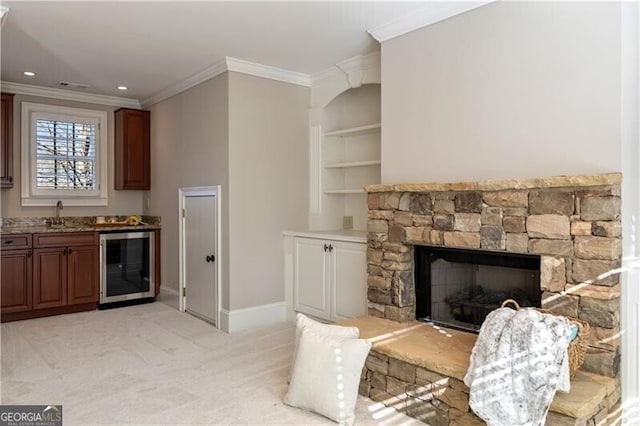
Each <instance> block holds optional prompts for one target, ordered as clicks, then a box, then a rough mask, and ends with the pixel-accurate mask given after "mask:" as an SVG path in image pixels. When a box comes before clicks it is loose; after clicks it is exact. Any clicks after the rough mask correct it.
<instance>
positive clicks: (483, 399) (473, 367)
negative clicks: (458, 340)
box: [464, 308, 571, 426]
mask: <svg viewBox="0 0 640 426" xmlns="http://www.w3.org/2000/svg"><path fill="white" fill-rule="evenodd" d="M570 337H571V326H570V324H569V322H568V321H567V319H566V318H564V317H559V316H555V315H549V314H543V313H541V312H539V311H537V310H535V309H526V308H525V309H520V310H518V311H514V310H512V309H509V308H500V309H496V310H495V311H493V312H491V313H490V314H489V315H488V316H487V318H486V320H485V321H484V323H483V324H482V327H481V328H480V335H479V336H478V340H477V341H476V344H475V346H474V347H473V351H472V352H471V360H470V365H469V370H468V371H467V375H466V376H465V378H464V382H465V383H466V385H467V386H469V388H470V392H469V405H470V407H471V408H472V409H473V411H474V412H475V413H476V414H477V415H478V416H480V417H481V418H482V419H484V420H485V421H486V422H487V423H488V424H489V425H494V426H497V425H505V426H506V425H509V426H516V425H527V426H537V425H543V424H544V422H545V418H546V417H547V412H548V411H549V405H550V404H551V401H552V399H553V396H554V395H555V393H556V390H557V388H558V385H559V382H560V380H561V371H562V366H563V362H564V364H565V368H567V367H566V366H567V365H568V364H567V359H566V358H567V347H568V345H569V342H570ZM567 370H568V368H567ZM567 381H568V379H567ZM563 387H564V386H563ZM563 390H567V391H568V388H567V389H563Z"/></svg>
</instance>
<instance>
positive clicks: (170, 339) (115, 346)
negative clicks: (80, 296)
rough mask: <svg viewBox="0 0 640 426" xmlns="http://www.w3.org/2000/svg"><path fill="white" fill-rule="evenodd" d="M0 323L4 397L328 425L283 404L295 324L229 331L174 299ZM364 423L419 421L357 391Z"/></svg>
mask: <svg viewBox="0 0 640 426" xmlns="http://www.w3.org/2000/svg"><path fill="white" fill-rule="evenodd" d="M163 302H165V303H166V304H165V303H160V302H156V303H153V304H147V305H140V306H132V307H126V308H119V309H113V310H107V311H93V312H84V313H78V314H68V315H60V316H55V317H48V318H40V319H33V320H27V321H19V322H12V323H5V324H2V373H1V374H2V376H1V389H0V392H1V397H2V404H62V405H63V415H64V424H65V425H71V424H83V425H86V424H331V423H332V422H331V421H328V420H327V419H325V418H323V417H320V416H318V415H315V414H312V413H308V412H305V411H302V410H299V409H295V408H292V407H288V406H286V405H284V404H283V403H282V398H283V396H284V394H285V393H286V390H287V384H286V377H287V373H288V371H289V368H290V365H291V354H292V350H293V334H294V328H293V326H292V325H291V324H279V325H276V326H270V327H267V328H263V329H259V330H253V331H250V332H243V333H237V334H231V335H229V334H226V333H223V332H220V331H218V330H216V329H215V328H214V327H212V326H211V325H209V324H207V323H205V322H203V321H200V320H198V319H196V318H194V317H191V316H190V315H188V314H183V313H180V312H178V311H177V310H176V309H175V308H173V307H171V306H175V305H176V304H177V300H171V298H169V299H168V300H167V299H165V300H163ZM356 422H357V423H358V424H388V425H391V424H393V425H396V424H405V423H407V424H412V423H417V422H415V421H414V420H413V419H410V418H408V417H405V416H401V415H399V414H397V413H395V412H391V411H389V410H385V409H384V407H381V406H380V404H375V403H373V402H372V401H370V400H368V399H364V398H359V400H358V408H357V419H356Z"/></svg>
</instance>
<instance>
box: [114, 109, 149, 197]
mask: <svg viewBox="0 0 640 426" xmlns="http://www.w3.org/2000/svg"><path fill="white" fill-rule="evenodd" d="M114 115H115V189H135V190H140V189H146V190H148V189H151V145H150V139H151V137H150V113H149V111H142V110H137V109H130V108H120V109H119V110H117V111H116V112H115V113H114Z"/></svg>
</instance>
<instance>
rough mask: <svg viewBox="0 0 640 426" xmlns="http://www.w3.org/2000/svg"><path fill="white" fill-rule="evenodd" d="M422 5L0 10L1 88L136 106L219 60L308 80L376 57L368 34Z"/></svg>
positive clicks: (23, 5) (13, 6)
mask: <svg viewBox="0 0 640 426" xmlns="http://www.w3.org/2000/svg"><path fill="white" fill-rule="evenodd" d="M429 4H431V5H433V4H437V3H428V2H399V1H386V2H385V1H383V2H369V1H366V2H365V1H358V2H355V1H353V2H352V1H346V2H296V1H289V2H267V1H261V2H238V1H236V2H184V1H172V2H102V1H90V2H59V1H53V2H52V1H45V2H24V1H3V2H2V6H4V7H8V8H9V13H8V14H7V16H6V17H5V20H4V22H3V24H2V39H1V48H2V50H1V61H2V62H1V79H2V81H5V82H12V83H22V84H29V85H36V86H44V87H54V88H61V87H60V85H59V82H60V81H67V82H72V83H81V84H86V85H88V86H89V88H87V89H85V91H86V92H87V93H94V94H100V95H110V96H118V97H126V98H132V99H136V100H144V99H148V98H150V97H152V96H153V95H155V94H157V93H159V92H161V91H163V90H165V89H167V88H170V87H172V86H175V85H177V84H179V83H180V82H181V81H184V80H185V79H188V78H189V77H191V76H193V75H195V74H197V73H199V72H201V71H203V70H205V69H207V68H208V67H211V66H213V65H215V64H217V63H220V62H221V61H223V60H224V58H225V57H227V56H229V57H233V58H237V59H241V60H244V61H249V62H254V63H258V64H262V65H268V66H273V67H277V68H282V69H285V70H289V71H295V72H300V73H304V74H313V73H316V72H319V71H323V70H325V69H327V68H330V67H332V66H333V65H334V64H335V63H337V62H340V61H343V60H345V59H348V58H351V57H354V56H357V55H361V54H367V53H370V52H374V51H377V50H379V44H378V42H376V41H375V40H374V39H373V37H371V35H369V34H368V33H367V30H370V29H373V28H376V27H380V26H382V25H385V24H387V23H390V22H393V21H394V20H396V21H397V20H399V19H402V18H405V17H407V16H410V15H411V14H412V13H413V12H415V11H418V10H420V9H424V8H425V7H428V5H429ZM23 71H34V72H36V73H37V75H36V76H35V77H26V76H24V75H23ZM118 85H124V86H127V87H128V88H129V90H127V91H126V92H122V91H119V90H117V89H116V86H118Z"/></svg>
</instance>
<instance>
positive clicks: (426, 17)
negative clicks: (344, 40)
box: [368, 0, 493, 43]
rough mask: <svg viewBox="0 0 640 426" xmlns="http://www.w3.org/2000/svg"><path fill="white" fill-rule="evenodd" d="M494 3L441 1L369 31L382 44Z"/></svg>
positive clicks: (490, 0)
mask: <svg viewBox="0 0 640 426" xmlns="http://www.w3.org/2000/svg"><path fill="white" fill-rule="evenodd" d="M491 2H493V0H488V1H440V2H433V3H430V4H429V6H427V7H424V8H422V9H419V10H416V11H414V12H411V14H410V15H406V16H404V17H402V18H398V19H394V20H393V21H390V22H388V23H386V24H383V25H380V26H377V27H375V28H373V29H371V30H369V31H368V33H369V34H371V36H373V38H375V39H376V40H378V41H379V42H380V43H382V42H385V41H387V40H390V39H392V38H395V37H398V36H401V35H403V34H406V33H409V32H411V31H414V30H417V29H418V28H422V27H426V26H428V25H431V24H435V23H436V22H440V21H443V20H445V19H447V18H451V17H452V16H456V15H459V14H461V13H464V12H468V11H469V10H473V9H476V8H478V7H481V6H484V5H486V4H489V3H491Z"/></svg>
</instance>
